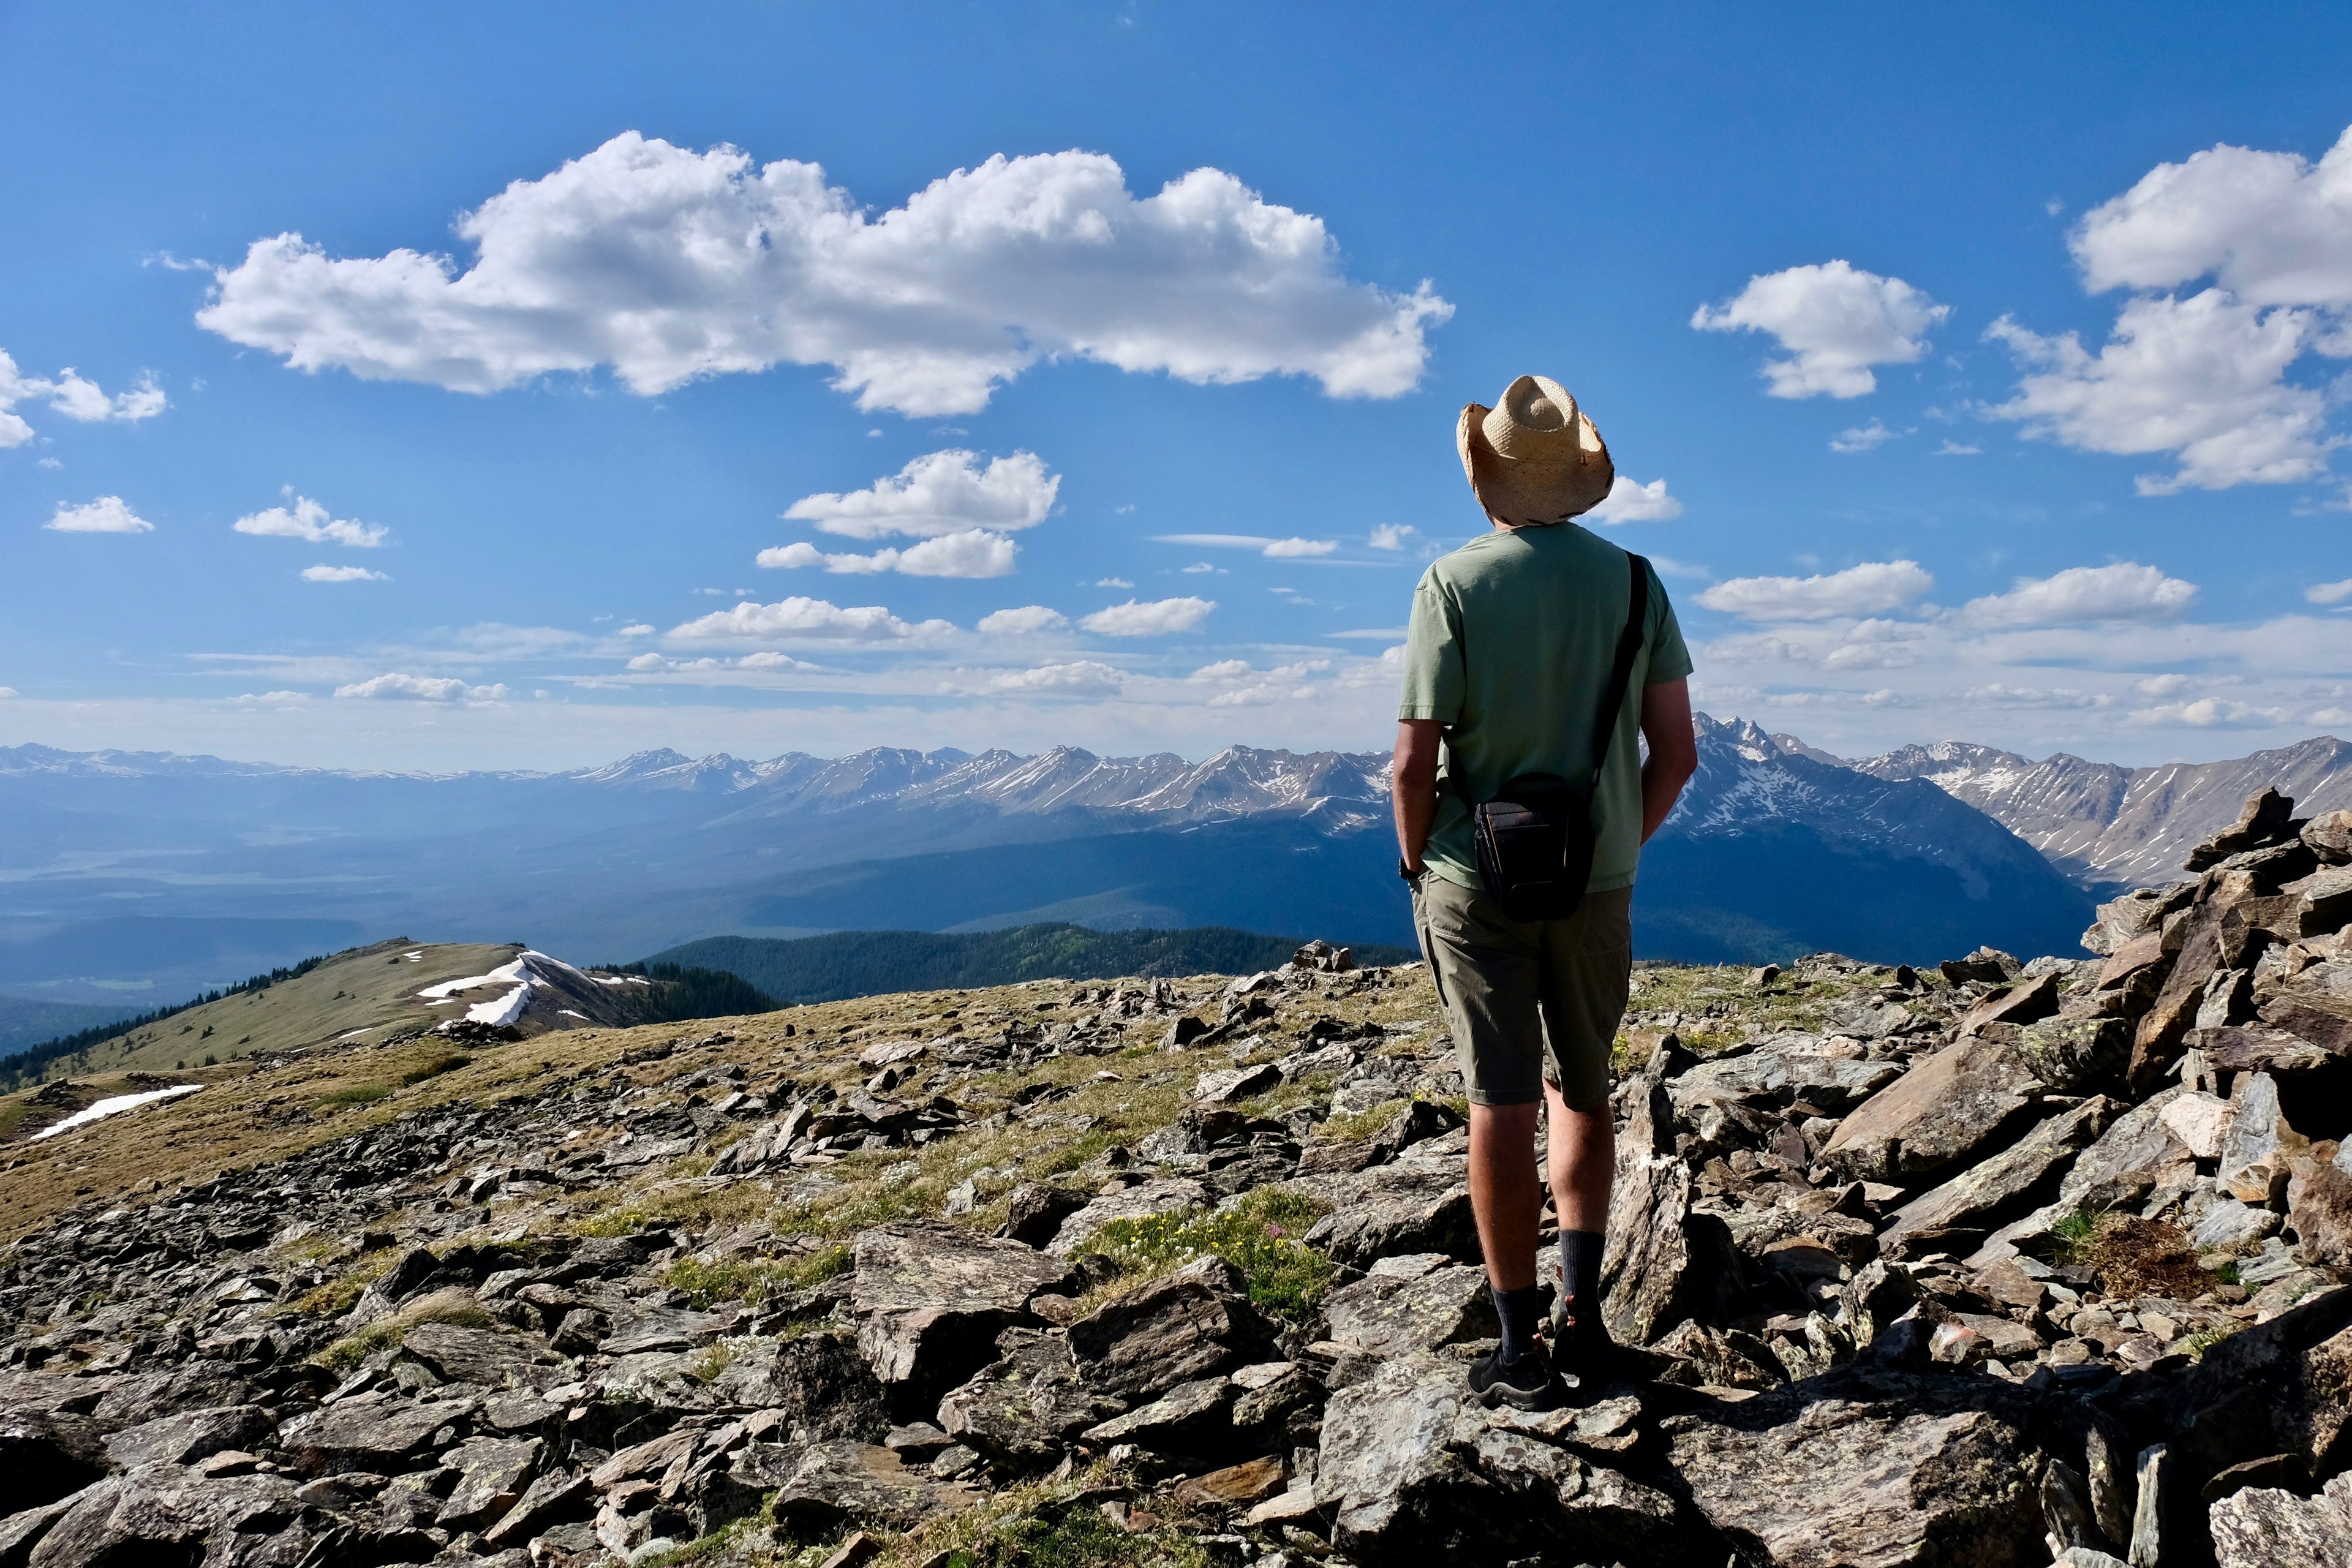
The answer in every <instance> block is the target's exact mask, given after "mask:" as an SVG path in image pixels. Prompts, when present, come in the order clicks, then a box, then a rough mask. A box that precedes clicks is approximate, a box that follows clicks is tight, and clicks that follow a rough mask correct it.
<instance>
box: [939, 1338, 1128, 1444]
mask: <svg viewBox="0 0 2352 1568" xmlns="http://www.w3.org/2000/svg"><path fill="white" fill-rule="evenodd" d="M996 1345H997V1349H998V1351H999V1352H1001V1353H1000V1354H999V1356H998V1358H997V1360H996V1361H995V1362H994V1363H992V1364H990V1365H988V1366H986V1367H983V1368H982V1369H981V1370H980V1371H979V1372H978V1373H974V1374H973V1376H972V1378H971V1382H969V1383H966V1384H963V1385H962V1386H961V1387H959V1388H956V1389H953V1390H951V1391H950V1393H949V1394H948V1395H947V1397H946V1398H944V1399H942V1400H940V1426H941V1427H943V1428H944V1429H945V1433H946V1435H947V1436H951V1437H953V1438H955V1439H956V1440H957V1441H958V1442H960V1443H965V1444H968V1445H970V1446H971V1447H973V1448H976V1449H978V1450H979V1451H980V1452H981V1453H982V1454H985V1455H987V1456H988V1457H989V1458H992V1459H996V1460H998V1461H1000V1462H1002V1463H1004V1464H1007V1465H1010V1466H1012V1467H1013V1468H1016V1469H1023V1468H1044V1467H1045V1466H1048V1465H1051V1464H1053V1463H1055V1461H1056V1460H1058V1459H1059V1458H1061V1457H1062V1455H1063V1454H1064V1453H1065V1452H1066V1451H1067V1449H1068V1447H1069V1444H1070V1442H1071V1441H1072V1440H1073V1439H1074V1438H1076V1436H1077V1435H1078V1434H1079V1433H1081V1432H1083V1431H1085V1430H1086V1429H1087V1427H1089V1426H1094V1425H1096V1424H1097V1423H1098V1422H1101V1421H1104V1420H1107V1419H1108V1418H1109V1417H1110V1416H1111V1415H1114V1414H1116V1413H1117V1412H1118V1401H1117V1400H1115V1399H1110V1398H1108V1397H1107V1396H1105V1395H1103V1394H1097V1393H1096V1392H1095V1391H1094V1390H1092V1389H1090V1388H1088V1387H1087V1384H1085V1382H1084V1381H1082V1380H1081V1379H1080V1377H1079V1375H1078V1363H1077V1358H1076V1356H1074V1355H1072V1354H1071V1352H1070V1340H1069V1336H1068V1335H1067V1334H1066V1333H1063V1332H1060V1331H1038V1330H1035V1329H1018V1328H1016V1329H1007V1330H1005V1331H1004V1332H1003V1334H1001V1335H999V1336H998V1338H997V1342H996Z"/></svg>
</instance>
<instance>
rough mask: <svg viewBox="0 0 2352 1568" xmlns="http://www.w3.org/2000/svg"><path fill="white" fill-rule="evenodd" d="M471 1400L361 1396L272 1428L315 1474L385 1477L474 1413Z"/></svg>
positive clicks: (473, 1404) (285, 1445)
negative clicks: (338, 1472)
mask: <svg viewBox="0 0 2352 1568" xmlns="http://www.w3.org/2000/svg"><path fill="white" fill-rule="evenodd" d="M474 1408H475V1402H474V1401H473V1400H471V1399H430V1400H415V1401H410V1400H401V1401H396V1402H395V1401H392V1400H386V1399H382V1398H370V1397H368V1396H366V1395H361V1396H360V1397H358V1398H353V1399H346V1400H344V1401H343V1402H342V1403H341V1404H340V1405H326V1406H324V1407H323V1408H320V1409H318V1410H313V1411H311V1412H310V1413H309V1414H307V1415H299V1416H297V1417H296V1418H295V1419H293V1420H291V1421H289V1422H288V1423H286V1425H284V1426H281V1427H279V1428H278V1445H279V1446H280V1447H284V1448H285V1449H286V1450H287V1451H288V1452H289V1453H294V1454H299V1455H301V1456H303V1457H304V1459H305V1461H306V1463H307V1465H308V1467H309V1468H310V1469H311V1470H313V1471H314V1472H316V1471H323V1470H328V1469H347V1470H373V1471H374V1472H375V1473H377V1474H378V1475H388V1474H393V1473H396V1472H398V1471H400V1470H403V1469H405V1468H407V1465H406V1463H405V1461H406V1460H407V1458H409V1456H411V1455H413V1454H415V1453H416V1452H417V1451H418V1450H419V1449H421V1448H423V1447H425V1445H426V1443H428V1442H429V1441H430V1440H431V1439H432V1436H433V1435H434V1434H435V1433H436V1432H438V1431H439V1430H440V1429H441V1428H443V1427H444V1426H460V1425H462V1424H463V1423H464V1422H465V1420H466V1419H467V1417H468V1416H470V1415H472V1414H473V1413H474Z"/></svg>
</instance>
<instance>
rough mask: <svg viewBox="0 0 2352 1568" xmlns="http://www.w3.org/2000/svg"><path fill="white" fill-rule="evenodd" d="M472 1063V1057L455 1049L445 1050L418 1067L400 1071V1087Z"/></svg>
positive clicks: (470, 1065)
mask: <svg viewBox="0 0 2352 1568" xmlns="http://www.w3.org/2000/svg"><path fill="white" fill-rule="evenodd" d="M473 1065H474V1058H471V1057H469V1056H466V1055H464V1054H463V1053H461V1052H457V1051H446V1052H444V1053H443V1054H442V1055H440V1056H437V1057H435V1058H433V1059H432V1060H431V1061H428V1062H425V1064H423V1065H422V1066H420V1067H414V1068H409V1069H408V1070H407V1071H406V1072H404V1073H402V1074H401V1075H400V1082H401V1087H402V1088H404V1089H405V1088H407V1087H408V1086H409V1085H411V1084H419V1083H423V1082H424V1081H425V1079H429V1078H439V1077H440V1076H441V1075H442V1074H443V1073H445V1072H456V1071H457V1069H458V1068H469V1067H472V1066H473Z"/></svg>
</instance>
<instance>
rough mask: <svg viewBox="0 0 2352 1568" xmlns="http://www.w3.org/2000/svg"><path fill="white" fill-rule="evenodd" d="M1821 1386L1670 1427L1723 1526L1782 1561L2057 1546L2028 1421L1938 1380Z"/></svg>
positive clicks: (1890, 1564)
mask: <svg viewBox="0 0 2352 1568" xmlns="http://www.w3.org/2000/svg"><path fill="white" fill-rule="evenodd" d="M1821 1392H1822V1391H1810V1390H1809V1391H1804V1392H1794V1391H1792V1392H1789V1393H1784V1394H1767V1395H1764V1396H1763V1397H1761V1398H1759V1399H1755V1400H1751V1401H1748V1403H1746V1404H1744V1405H1732V1406H1729V1407H1727V1409H1726V1410H1724V1411H1723V1412H1722V1413H1721V1414H1719V1415H1683V1416H1675V1417H1673V1418H1671V1419H1669V1420H1667V1421H1666V1422H1664V1424H1663V1426H1664V1432H1665V1434H1666V1440H1667V1444H1668V1449H1669V1462H1670V1463H1671V1464H1672V1466H1673V1468H1674V1469H1675V1473H1676V1474H1677V1475H1679V1476H1680V1477H1681V1478H1682V1479H1683V1480H1684V1482H1685V1484H1687V1485H1688V1486H1689V1488H1690V1499H1691V1502H1692V1505H1693V1506H1695V1507H1696V1509H1697V1510H1699V1511H1700V1512H1701V1513H1703V1514H1704V1515H1706V1519H1707V1521H1709V1522H1710V1523H1712V1524H1713V1525H1714V1526H1715V1527H1716V1528H1717V1530H1719V1531H1723V1532H1724V1533H1725V1534H1726V1535H1728V1536H1731V1537H1732V1538H1733V1539H1735V1540H1745V1541H1751V1542H1755V1543H1756V1546H1757V1548H1758V1549H1759V1555H1760V1556H1762V1557H1764V1558H1765V1559H1767V1560H1769V1562H1771V1563H1774V1564H1775V1565H1776V1568H1907V1565H1909V1564H1914V1563H1928V1562H1933V1561H1937V1560H1938V1559H1937V1553H1938V1552H1939V1551H1940V1550H1941V1549H1942V1547H1943V1546H1944V1545H1945V1544H1946V1543H1948V1542H1952V1541H1956V1540H1959V1539H1963V1538H1965V1539H1967V1540H1969V1542H1971V1543H1972V1549H1973V1550H1974V1551H1975V1552H1977V1553H1979V1556H1978V1557H1977V1559H1976V1560H1977V1561H1982V1562H1986V1563H1994V1562H2011V1561H2013V1562H2018V1563H2027V1562H2034V1561H2038V1560H2039V1559H2040V1557H2041V1556H2042V1555H2046V1554H2047V1552H2048V1548H2047V1547H2045V1546H2043V1545H2042V1530H2043V1523H2042V1511H2041V1505H2040V1502H2039V1500H2038V1497H2037V1494H2036V1492H2035V1489H2034V1488H2033V1486H2032V1478H2033V1476H2034V1474H2035V1472H2036V1470H2037V1468H2038V1466H2037V1465H2036V1464H2035V1463H2034V1462H2033V1461H2034V1455H2033V1452H2032V1447H2031V1445H2030V1444H2029V1443H2028V1442H2027V1441H2026V1439H2025V1437H2024V1436H2022V1434H2021V1430H2020V1426H2019V1425H2018V1424H2016V1423H2012V1422H2011V1421H2010V1420H2007V1419H2004V1418H2003V1416H2002V1415H1998V1414H1995V1413H1994V1412H1993V1411H1992V1410H1989V1409H1980V1408H1971V1407H1969V1406H1968V1405H1962V1404H1959V1403H1958V1401H1956V1400H1955V1399H1953V1398H1951V1397H1948V1396H1947V1397H1942V1398H1938V1397H1936V1395H1937V1393H1938V1392H1939V1391H1937V1390H1934V1389H1933V1388H1932V1385H1931V1384H1929V1383H1928V1382H1927V1380H1925V1379H1919V1380H1911V1381H1910V1383H1909V1386H1907V1387H1905V1388H1901V1389H1895V1388H1889V1389H1885V1390H1873V1389H1864V1388H1859V1387H1857V1388H1856V1389H1855V1391H1854V1392H1856V1393H1861V1394H1889V1395H1893V1397H1864V1398H1834V1397H1821V1396H1820V1394H1821ZM2021 1420H2022V1417H2021Z"/></svg>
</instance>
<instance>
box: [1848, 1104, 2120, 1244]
mask: <svg viewBox="0 0 2352 1568" xmlns="http://www.w3.org/2000/svg"><path fill="white" fill-rule="evenodd" d="M2117 1109H2118V1108H2117V1107H2116V1103H2115V1102H2114V1101H2113V1100H2108V1099H2106V1098H2105V1096H2102V1095H2094V1096H2092V1097H2091V1098H2090V1099H2089V1100H2084V1102H2083V1103H2082V1104H2080V1105H2078V1106H2076V1107H2074V1109H2073V1110H2062V1111H2060V1112H2059V1113H2058V1114H2057V1115H2055V1116H2053V1117H2049V1118H2047V1119H2046V1120H2044V1121H2041V1122H2039V1123H2037V1124H2036V1125H2035V1126H2034V1128H2033V1130H2032V1131H2031V1132H2028V1133H2027V1134H2026V1135H2025V1136H2024V1137H2022V1138H2021V1139H2019V1140H2018V1141H2017V1142H2014V1143H2012V1144H2011V1145H2010V1146H2009V1147H2008V1148H2006V1149H2004V1150H2002V1151H2001V1152H2000V1153H1998V1154H1995V1155H1993V1156H1992V1157H1991V1158H1990V1159H1989V1160H1984V1161H1981V1162H1979V1163H1977V1164H1974V1165H1971V1166H1969V1168H1968V1169H1967V1170H1965V1171H1963V1172H1961V1173H1959V1174H1958V1175H1957V1176H1954V1177H1953V1178H1952V1179H1951V1180H1949V1181H1948V1182H1946V1183H1945V1184H1943V1185H1941V1186H1939V1187H1935V1188H1931V1189H1930V1190H1928V1191H1927V1192H1925V1193H1922V1194H1919V1195H1918V1196H1917V1197H1916V1198H1914V1199H1912V1200H1911V1201H1910V1202H1909V1203H1907V1204H1905V1205H1903V1206H1902V1207H1901V1208H1899V1209H1897V1210H1895V1215H1894V1217H1893V1218H1892V1219H1891V1220H1889V1221H1888V1223H1887V1226H1886V1228H1885V1230H1883V1231H1881V1232H1880V1233H1879V1237H1878V1244H1879V1246H1880V1247H1882V1248H1884V1249H1885V1250H1886V1251H1888V1252H1891V1253H1895V1254H1896V1255H1898V1256H1899V1255H1900V1254H1901V1252H1902V1251H1903V1250H1904V1244H1905V1242H1906V1241H1907V1240H1908V1239H1909V1238H1910V1237H1914V1236H1919V1235H1923V1234H1926V1233H1929V1232H1934V1231H1940V1230H1947V1229H1952V1228H1956V1227H1963V1226H1974V1227H1978V1228H1990V1227H1991V1226H1997V1225H2000V1224H2003V1223H2005V1222H2006V1221H2008V1220H2010V1219H2011V1218H2014V1217H2015V1216H2016V1215H2017V1214H2018V1213H2020V1212H2021V1211H2022V1210H2024V1209H2026V1208H2029V1207H2032V1205H2033V1204H2034V1201H2035V1199H2036V1196H2037V1194H2040V1193H2041V1192H2042V1188H2043V1187H2044V1185H2045V1184H2048V1185H2050V1186H2053V1187H2054V1186H2055V1185H2056V1184H2057V1181H2058V1180H2059V1176H2060V1173H2061V1172H2062V1171H2063V1170H2064V1169H2065V1168H2066V1167H2067V1166H2068V1165H2069V1164H2070V1163H2073V1161H2074V1157H2075V1155H2076V1153H2077V1152H2079V1151H2081V1150H2082V1149H2084V1148H2085V1147H2086V1146H2088V1145H2089V1144H2091V1143H2092V1142H2095V1141H2096V1140H2097V1139H2098V1137H2099V1135H2100V1134H2101V1133H2103V1132H2105V1131H2106V1130H2107V1128H2108V1127H2109V1126H2110V1125H2112V1123H2113V1121H2114V1120H2115V1116H2116V1110H2117Z"/></svg>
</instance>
